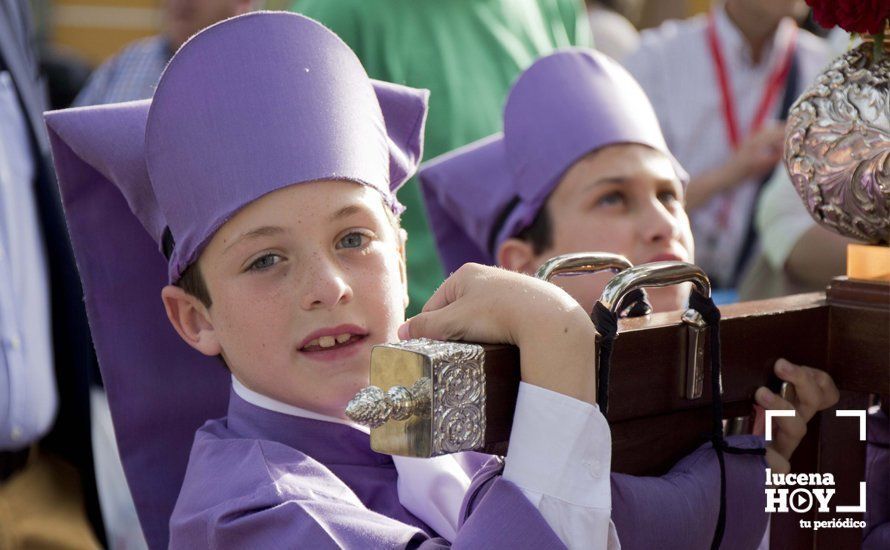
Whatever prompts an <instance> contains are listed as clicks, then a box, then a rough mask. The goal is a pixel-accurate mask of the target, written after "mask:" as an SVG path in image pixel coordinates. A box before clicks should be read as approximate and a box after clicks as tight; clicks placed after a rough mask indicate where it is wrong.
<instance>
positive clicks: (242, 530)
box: [170, 440, 562, 549]
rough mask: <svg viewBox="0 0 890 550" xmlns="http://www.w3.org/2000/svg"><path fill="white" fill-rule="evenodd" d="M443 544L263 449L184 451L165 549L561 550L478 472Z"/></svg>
mask: <svg viewBox="0 0 890 550" xmlns="http://www.w3.org/2000/svg"><path fill="white" fill-rule="evenodd" d="M463 517H464V521H463V522H462V524H461V526H460V528H459V530H458V534H457V537H456V539H455V540H454V541H453V542H452V543H449V542H448V541H447V540H445V539H443V538H437V537H432V536H430V535H429V534H427V533H426V532H424V531H423V530H422V529H420V528H418V527H416V526H414V525H409V524H406V523H403V522H401V521H398V520H396V519H393V518H391V517H388V516H387V515H384V514H382V513H378V512H375V511H373V510H371V509H370V508H369V507H367V506H365V505H364V504H362V502H361V501H359V499H358V497H356V495H355V493H354V492H353V491H352V490H351V489H350V488H349V487H348V486H347V485H346V484H345V483H343V482H342V481H341V480H340V479H339V478H337V477H336V476H335V475H334V474H333V473H331V471H330V470H328V469H327V468H325V467H324V466H323V465H321V464H320V463H318V462H315V461H314V460H312V459H310V458H308V457H306V456H305V455H302V453H300V452H298V451H296V450H294V449H292V448H289V447H286V446H283V445H276V444H269V442H259V441H255V440H254V441H249V440H240V441H215V442H210V444H207V445H196V446H195V448H193V452H192V457H191V460H190V463H189V470H188V472H187V474H186V480H185V482H184V485H183V489H182V493H181V494H180V497H179V500H178V501H177V504H176V509H175V510H174V512H173V517H172V518H171V521H170V548H189V549H192V548H220V549H224V548H293V547H303V548H313V549H314V548H447V547H450V546H453V547H455V548H461V547H465V548H469V547H472V548H491V547H509V548H560V547H562V544H561V542H560V540H559V538H558V537H557V536H556V534H554V533H553V531H552V530H551V529H550V527H549V526H548V525H547V523H546V521H545V520H544V518H543V517H542V516H541V514H540V513H539V512H538V511H537V509H536V508H535V507H534V506H532V504H531V503H530V502H529V501H528V500H527V499H526V498H525V496H524V495H523V494H522V492H521V490H520V489H519V488H518V487H516V486H515V485H513V484H512V483H510V482H509V481H506V480H504V479H502V478H501V477H500V469H499V464H498V463H496V462H495V461H493V463H492V466H488V465H486V466H485V467H483V468H482V469H481V470H480V471H479V472H478V473H477V476H476V477H475V478H474V480H473V483H472V485H471V488H470V490H469V491H468V493H467V497H466V499H465V502H464V505H463Z"/></svg>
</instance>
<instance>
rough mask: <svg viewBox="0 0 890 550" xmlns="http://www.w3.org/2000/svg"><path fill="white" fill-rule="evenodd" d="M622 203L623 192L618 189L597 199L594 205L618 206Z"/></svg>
mask: <svg viewBox="0 0 890 550" xmlns="http://www.w3.org/2000/svg"><path fill="white" fill-rule="evenodd" d="M623 203H624V194H623V193H621V192H620V191H611V192H609V193H606V194H605V195H603V196H602V197H600V198H599V199H597V201H596V204H595V206H618V205H620V204H623Z"/></svg>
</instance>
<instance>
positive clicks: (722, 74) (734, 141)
mask: <svg viewBox="0 0 890 550" xmlns="http://www.w3.org/2000/svg"><path fill="white" fill-rule="evenodd" d="M708 45H709V46H710V48H711V58H712V59H713V60H714V69H715V71H716V72H717V81H718V83H719V84H720V93H721V95H722V98H723V120H724V122H725V123H726V133H727V136H728V137H729V143H730V145H732V148H733V149H737V148H738V146H739V144H740V143H741V135H740V134H739V126H738V122H737V121H736V113H735V98H734V97H733V95H732V86H731V85H730V81H729V73H727V71H726V62H725V61H724V60H723V53H722V52H721V51H720V41H719V39H718V38H717V23H716V21H715V18H714V12H713V11H711V12H710V14H708ZM796 46H797V27H796V26H795V27H794V28H793V29H792V30H791V34H790V35H789V36H788V45H787V46H786V48H785V56H784V57H783V58H782V60H781V61H780V62H779V63H778V65H776V67H775V68H773V70H772V72H771V73H770V75H769V79H768V80H767V83H766V89H765V90H764V91H763V97H761V98H760V104H759V105H758V106H757V111H756V112H755V114H754V119H753V120H752V121H751V126H750V128H749V130H748V131H749V133H752V134H753V133H754V132H756V131H757V130H759V129H760V127H761V126H762V125H763V121H764V120H765V119H766V115H767V113H768V112H769V111H770V108H771V107H772V106H773V103H775V101H776V98H777V97H778V94H779V90H780V89H782V88H783V87H784V85H785V80H786V78H787V77H788V71H789V70H790V69H791V60H792V59H793V58H794V50H795V48H796Z"/></svg>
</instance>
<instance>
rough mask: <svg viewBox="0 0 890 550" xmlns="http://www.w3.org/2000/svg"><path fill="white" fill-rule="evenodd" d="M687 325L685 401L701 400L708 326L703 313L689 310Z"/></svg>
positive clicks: (685, 314) (684, 314)
mask: <svg viewBox="0 0 890 550" xmlns="http://www.w3.org/2000/svg"><path fill="white" fill-rule="evenodd" d="M682 319H683V324H685V325H686V370H685V378H684V384H683V397H684V398H685V399H690V400H692V399H701V395H702V386H703V384H704V379H705V342H707V338H706V333H707V329H708V328H707V324H706V323H705V320H704V319H703V318H702V316H701V313H699V312H697V311H695V310H694V309H687V310H686V311H685V312H684V313H683V318H682Z"/></svg>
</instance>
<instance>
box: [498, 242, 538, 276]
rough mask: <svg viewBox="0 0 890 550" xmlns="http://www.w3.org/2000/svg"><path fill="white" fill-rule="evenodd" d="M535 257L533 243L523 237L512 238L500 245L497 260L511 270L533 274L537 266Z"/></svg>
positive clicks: (500, 264)
mask: <svg viewBox="0 0 890 550" xmlns="http://www.w3.org/2000/svg"><path fill="white" fill-rule="evenodd" d="M535 258H536V254H535V251H534V249H533V248H532V245H531V244H529V243H528V242H526V241H523V240H522V239H516V238H511V239H507V240H506V241H504V242H503V243H502V244H501V246H499V247H498V252H497V257H496V260H497V263H498V265H499V266H501V267H503V268H506V269H509V270H510V271H518V272H519V273H526V274H532V273H534V271H535V269H536V268H537V266H536V265H535Z"/></svg>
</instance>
